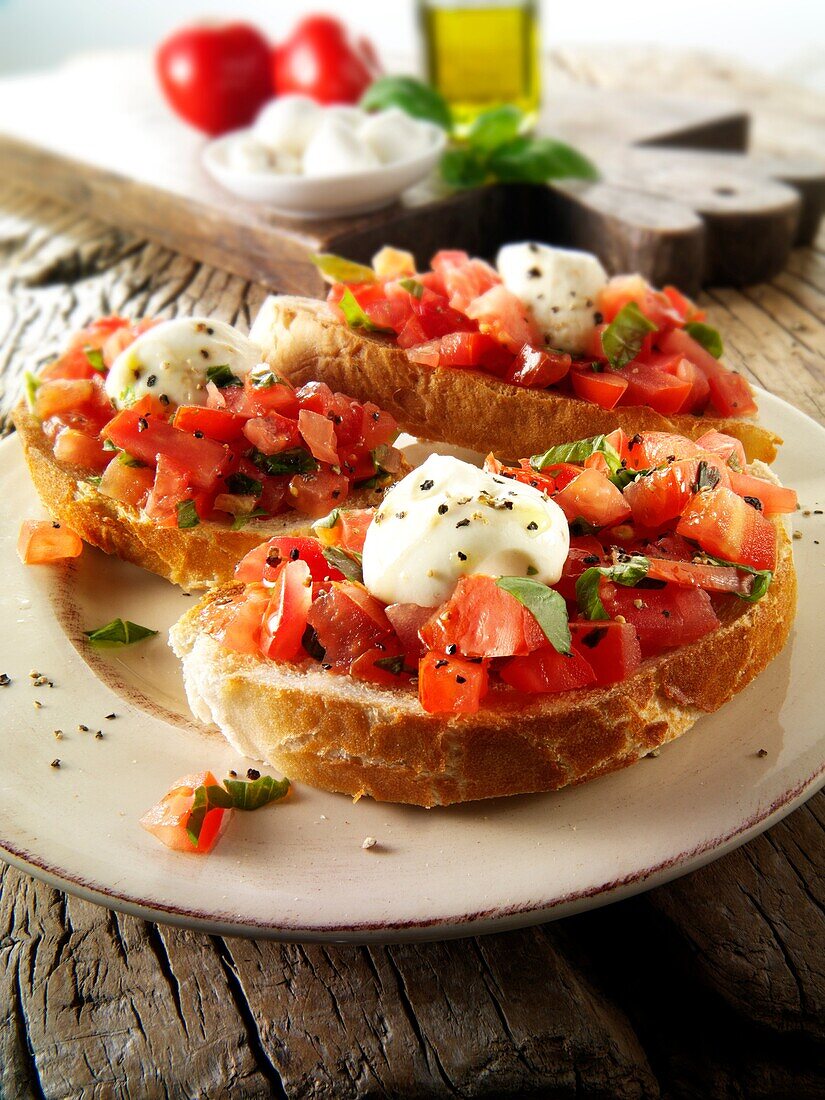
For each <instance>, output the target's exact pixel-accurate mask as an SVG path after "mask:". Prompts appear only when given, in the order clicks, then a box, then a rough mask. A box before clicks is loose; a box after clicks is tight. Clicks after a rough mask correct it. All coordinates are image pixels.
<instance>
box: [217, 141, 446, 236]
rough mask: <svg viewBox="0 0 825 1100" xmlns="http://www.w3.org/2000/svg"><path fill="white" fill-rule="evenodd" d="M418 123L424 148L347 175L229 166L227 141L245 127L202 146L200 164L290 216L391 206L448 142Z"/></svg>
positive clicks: (233, 187) (427, 169)
mask: <svg viewBox="0 0 825 1100" xmlns="http://www.w3.org/2000/svg"><path fill="white" fill-rule="evenodd" d="M420 125H421V127H422V128H423V129H424V130H425V131H426V132H427V135H428V137H429V147H428V148H427V150H426V151H425V152H423V153H418V154H416V155H415V156H412V157H410V158H409V159H407V160H399V161H395V162H394V163H392V164H382V165H381V166H380V167H378V168H370V169H367V170H366V171H363V172H352V173H349V174H347V175H341V176H323V177H313V176H304V175H285V174H280V173H278V172H275V171H260V172H249V171H245V170H241V169H238V168H231V167H230V166H229V164H228V163H227V160H226V150H227V147H228V145H229V143H230V141H233V140H235V139H237V137H238V135H239V134H241V133H243V132H244V131H239V130H236V131H234V132H233V133H231V134H225V135H224V136H223V137H220V138H217V139H216V140H215V141H210V142H209V144H208V145H207V146H206V147H205V148H204V150H203V165H204V168H205V169H206V171H207V172H208V173H209V175H210V176H212V178H213V179H215V180H217V182H218V183H219V184H221V186H222V187H225V188H226V189H227V190H228V191H232V192H233V194H235V195H239V196H240V197H241V198H243V199H248V200H249V201H251V202H262V203H267V205H269V206H271V207H272V209H273V210H275V211H277V213H279V214H285V215H287V216H288V217H291V218H329V217H334V216H336V215H342V214H344V215H346V214H363V213H365V212H366V211H368V210H378V209H380V207H382V206H389V204H390V203H392V202H394V201H395V200H396V199H397V198H398V196H399V195H400V194H401V193H402V192H403V191H406V190H407V188H408V187H412V186H413V184H416V183H419V182H420V181H421V180H423V179H425V178H426V177H427V176H428V175H429V174H430V172H431V171H432V170H433V168H434V167H435V165H436V163H437V162H438V159H439V157H440V156H441V154H442V152H443V151H444V147H445V145H446V144H447V135H446V134H445V132H444V131H443V130H442V129H441V127H440V126H436V125H434V124H433V123H429V122H421V123H420ZM247 132H248V131H247Z"/></svg>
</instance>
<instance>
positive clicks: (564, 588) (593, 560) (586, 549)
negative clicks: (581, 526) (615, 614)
mask: <svg viewBox="0 0 825 1100" xmlns="http://www.w3.org/2000/svg"><path fill="white" fill-rule="evenodd" d="M603 558H604V547H603V546H602V544H601V543H600V542H599V540H598V539H596V538H594V537H593V536H592V535H585V536H583V537H581V538H573V539H571V540H570V550H569V551H568V553H567V558H566V560H565V562H564V568H563V570H562V574H561V577H560V578H559V581H558V583H557V584H555V585H553V587H554V588H555V589H556V591H558V592H560V593H561V595H562V596H564V598H565V599H566V600H568V601H569V602H571V603H574V602H575V600H576V581H577V580H578V579H579V577H580V576H581V575H582V573H583V572H584V571H585V569H589V568H590V566H592V565H602V564H604V562H603Z"/></svg>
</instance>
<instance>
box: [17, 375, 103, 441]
mask: <svg viewBox="0 0 825 1100" xmlns="http://www.w3.org/2000/svg"><path fill="white" fill-rule="evenodd" d="M113 412H114V409H113V407H112V403H111V401H110V400H109V398H108V396H107V395H106V391H105V389H104V388H103V384H102V382H101V380H100V376H97V377H95V378H85V379H76V380H67V379H62V378H58V379H55V380H54V381H52V382H43V383H42V384H41V385H40V386H39V387H38V390H37V393H36V394H35V397H34V415H35V416H36V417H37V418H38V419H39V420H48V419H49V418H51V417H55V416H57V417H62V418H64V419H65V418H67V417H71V416H72V415H77V414H82V415H83V416H84V417H85V418H86V419H87V420H88V422H89V424H90V425H93V426H94V429H95V431H98V430H99V429H100V428H101V426H102V425H103V424H105V423H106V421H107V420H108V419H109V418H110V417H111V416H112V413H113ZM65 422H66V423H68V424H69V426H70V427H74V426H75V425H74V424H72V423H71V421H70V420H68V419H65Z"/></svg>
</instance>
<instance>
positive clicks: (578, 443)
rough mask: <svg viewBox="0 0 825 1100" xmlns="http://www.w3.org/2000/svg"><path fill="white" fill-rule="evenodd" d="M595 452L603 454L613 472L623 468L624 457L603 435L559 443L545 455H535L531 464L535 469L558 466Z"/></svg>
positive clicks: (581, 458) (582, 458) (582, 460)
mask: <svg viewBox="0 0 825 1100" xmlns="http://www.w3.org/2000/svg"><path fill="white" fill-rule="evenodd" d="M593 454H603V455H604V457H605V461H606V462H607V465H608V468H609V469H610V472H611V474H615V473H616V472H617V471H618V470H620V469H621V468H622V458H621V455H620V454H619V452H618V451H617V450H616V448H615V447H614V446H613V444H612V443H608V441H607V439H606V438H605V436H603V435H594V436H590V437H589V438H588V439H577V440H575V442H573V443H559V444H558V445H557V446H555V447H551V448H550V449H549V450H547V451H545V452H544V454H543V455H533V456H532V458H531V459H530V465H531V467H532V468H533V469H534V470H544V469H546V468H547V467H548V466H557V465H558V464H559V463H561V462H578V463H581V462H584V460H585V459H586V458H590V456H591V455H593Z"/></svg>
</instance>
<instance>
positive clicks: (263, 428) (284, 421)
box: [243, 412, 332, 455]
mask: <svg viewBox="0 0 825 1100" xmlns="http://www.w3.org/2000/svg"><path fill="white" fill-rule="evenodd" d="M321 419H322V420H323V419H325V418H324V417H321ZM327 423H329V421H327ZM330 427H332V425H330ZM243 434H244V435H245V436H246V438H247V439H248V440H249V442H250V443H251V444H252V445H253V447H257V448H258V450H259V451H261V452H262V453H263V454H265V455H277V454H280V453H281V452H282V451H290V450H292V449H294V448H295V447H299V446H300V445H301V435H300V432H299V430H298V423H297V421H295V420H290V419H289V418H288V417H286V416H281V414H280V413H276V412H273V413H269V415H268V416H256V417H254V418H253V419H251V420H245V421H244V424H243Z"/></svg>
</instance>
